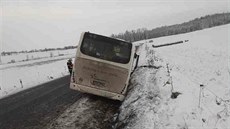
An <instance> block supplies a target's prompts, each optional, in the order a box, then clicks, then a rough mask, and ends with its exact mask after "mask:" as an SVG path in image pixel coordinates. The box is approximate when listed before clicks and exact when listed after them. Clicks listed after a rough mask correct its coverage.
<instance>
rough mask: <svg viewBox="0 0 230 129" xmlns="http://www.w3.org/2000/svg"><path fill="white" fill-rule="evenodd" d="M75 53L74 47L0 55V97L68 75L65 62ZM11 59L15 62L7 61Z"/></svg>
mask: <svg viewBox="0 0 230 129" xmlns="http://www.w3.org/2000/svg"><path fill="white" fill-rule="evenodd" d="M50 53H53V54H51V55H50ZM75 53H76V49H71V50H62V51H49V52H36V53H29V54H18V55H11V56H2V64H1V65H0V98H3V97H6V96H9V95H11V94H14V93H17V92H19V91H22V90H25V89H28V88H31V87H34V86H37V85H39V84H42V83H45V82H48V81H50V80H53V79H56V78H59V77H62V76H66V75H68V74H69V73H68V68H67V66H66V62H67V60H68V59H69V58H73V57H74V56H75ZM28 55H29V56H28ZM60 55H61V56H60ZM32 56H33V58H32ZM27 57H28V58H27ZM27 59H28V60H27ZM11 60H15V61H16V62H15V63H10V64H9V63H7V62H8V61H11ZM22 60H26V61H22Z"/></svg>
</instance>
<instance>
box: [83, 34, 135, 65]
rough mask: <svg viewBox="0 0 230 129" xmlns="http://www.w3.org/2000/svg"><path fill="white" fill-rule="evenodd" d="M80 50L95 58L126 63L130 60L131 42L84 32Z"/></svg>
mask: <svg viewBox="0 0 230 129" xmlns="http://www.w3.org/2000/svg"><path fill="white" fill-rule="evenodd" d="M80 49H81V52H82V53H83V54H85V55H88V56H92V57H95V58H99V59H103V60H107V61H112V62H116V63H123V64H127V63H128V62H129V60H130V56H131V49H132V44H131V43H128V42H125V41H121V40H117V39H113V38H108V37H104V36H100V35H96V34H92V33H85V35H84V38H83V41H82V44H81V48H80Z"/></svg>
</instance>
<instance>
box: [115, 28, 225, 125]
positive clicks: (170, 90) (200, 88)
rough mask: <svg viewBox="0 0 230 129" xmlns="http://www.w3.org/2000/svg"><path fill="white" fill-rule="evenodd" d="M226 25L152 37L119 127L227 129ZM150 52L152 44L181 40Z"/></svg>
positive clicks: (133, 79) (143, 50)
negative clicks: (181, 42)
mask: <svg viewBox="0 0 230 129" xmlns="http://www.w3.org/2000/svg"><path fill="white" fill-rule="evenodd" d="M229 30H230V25H223V26H219V27H214V28H210V29H205V30H201V31H196V32H191V33H187V34H180V35H174V36H167V37H161V38H156V39H151V40H153V42H151V43H149V40H148V41H139V42H137V44H140V43H144V44H143V45H141V49H140V51H139V52H140V63H139V67H138V69H137V70H136V71H135V72H134V74H133V75H132V77H131V80H130V83H131V84H130V87H129V92H128V95H127V97H126V99H125V101H124V102H123V104H122V106H121V107H120V114H119V117H118V123H117V125H116V126H117V128H119V129H120V128H122V129H152V128H154V129H229V128H230V38H229ZM185 40H188V41H187V42H184V43H183V44H177V45H171V46H165V47H158V48H153V47H152V45H155V46H156V45H160V44H167V43H171V42H177V41H185Z"/></svg>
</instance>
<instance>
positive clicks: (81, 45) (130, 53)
mask: <svg viewBox="0 0 230 129" xmlns="http://www.w3.org/2000/svg"><path fill="white" fill-rule="evenodd" d="M87 34H88V35H87ZM89 35H95V36H97V37H99V38H102V39H105V40H108V41H109V40H110V41H112V44H113V45H114V44H116V42H117V43H125V44H127V46H128V47H129V49H128V50H129V55H128V58H127V61H125V62H122V61H116V60H113V59H111V60H108V59H104V58H100V57H97V56H95V55H90V54H88V53H85V51H84V50H83V49H84V48H83V45H84V41H85V39H86V38H87V37H86V36H89ZM119 45H120V44H119ZM114 46H115V45H114ZM80 51H81V53H82V54H84V55H86V56H90V57H93V58H96V59H101V60H104V61H109V62H113V63H119V64H128V63H129V62H130V61H131V56H132V43H130V42H126V41H123V40H118V39H115V38H110V37H106V36H102V35H97V34H94V33H89V32H85V33H84V35H83V38H82V41H81V44H80Z"/></svg>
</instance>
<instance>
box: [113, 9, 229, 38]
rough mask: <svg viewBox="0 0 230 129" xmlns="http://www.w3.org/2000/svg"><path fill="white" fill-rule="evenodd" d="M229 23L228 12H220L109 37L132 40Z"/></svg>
mask: <svg viewBox="0 0 230 129" xmlns="http://www.w3.org/2000/svg"><path fill="white" fill-rule="evenodd" d="M229 23H230V13H220V14H213V15H206V16H204V17H200V18H196V19H194V20H191V21H188V22H184V23H181V24H176V25H170V26H162V27H158V28H154V29H151V30H148V29H146V28H139V29H137V30H131V31H128V30H126V31H125V32H124V33H119V34H112V35H111V37H113V38H119V39H123V40H126V41H129V42H134V41H139V40H144V39H151V38H157V37H162V36H168V35H176V34H181V33H187V32H192V31H196V30H202V29H205V28H210V27H214V26H219V25H224V24H229Z"/></svg>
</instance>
